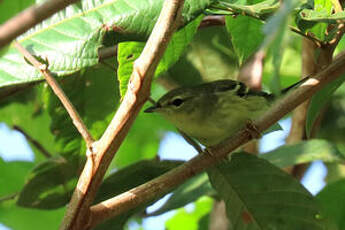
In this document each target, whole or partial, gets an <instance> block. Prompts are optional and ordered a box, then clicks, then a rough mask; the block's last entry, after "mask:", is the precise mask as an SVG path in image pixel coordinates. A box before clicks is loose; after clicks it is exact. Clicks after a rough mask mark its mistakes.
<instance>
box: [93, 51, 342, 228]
mask: <svg viewBox="0 0 345 230" xmlns="http://www.w3.org/2000/svg"><path fill="white" fill-rule="evenodd" d="M344 63H345V55H342V56H340V57H339V58H338V59H336V60H335V61H334V62H333V63H332V64H331V65H330V66H329V67H327V68H326V69H323V70H322V71H320V72H319V73H318V74H316V75H315V77H313V78H311V79H309V80H307V81H306V82H305V83H303V84H302V85H301V86H300V87H298V88H297V89H296V90H294V91H293V92H292V93H290V94H288V95H287V96H286V97H284V98H282V99H281V100H280V101H279V102H277V103H276V104H274V105H273V106H272V107H271V108H270V109H269V111H268V112H267V113H266V114H265V115H264V116H263V117H261V118H260V119H259V120H257V121H255V123H254V124H255V126H256V127H257V129H258V131H263V130H265V129H267V128H269V127H270V126H271V125H273V124H274V123H276V122H277V121H278V120H279V119H281V118H282V117H283V116H284V115H286V114H287V113H289V112H290V111H291V110H292V109H294V108H295V107H296V106H297V105H299V104H301V103H302V102H303V101H305V100H306V99H308V98H310V97H311V96H312V95H313V94H314V93H315V92H316V91H317V90H319V89H320V88H321V87H322V86H324V85H326V84H327V83H329V82H330V81H332V80H335V79H336V78H337V77H339V76H340V75H341V74H342V73H343V72H344V71H345V64H344ZM251 139H252V138H251V135H250V133H248V131H247V130H246V129H242V130H241V131H239V132H237V133H236V134H235V135H234V136H232V137H231V138H229V139H227V140H226V141H224V142H222V143H220V144H218V145H216V146H214V147H210V148H209V149H208V151H209V152H210V153H211V154H202V155H198V156H196V157H194V158H193V159H191V160H190V161H188V162H186V163H185V164H183V165H181V166H179V167H177V168H175V169H173V170H171V171H169V172H168V173H166V174H164V175H162V176H160V177H157V178H155V179H154V180H151V181H149V182H147V183H145V184H143V185H140V186H138V187H136V188H133V189H131V190H129V191H127V192H124V193H122V194H120V195H118V196H116V197H114V198H111V199H109V200H106V201H103V202H101V203H99V204H97V205H94V206H92V207H91V213H90V217H89V218H90V225H91V226H95V225H97V224H98V223H100V222H102V221H104V220H106V219H108V218H111V217H114V216H117V215H119V214H121V213H124V212H126V211H128V210H130V209H132V208H135V207H137V206H138V205H140V204H142V203H144V202H147V201H149V200H152V199H154V198H156V197H158V196H161V195H163V194H165V193H167V192H169V191H171V189H172V188H174V187H176V186H177V185H179V184H181V183H183V182H184V181H186V180H187V179H189V178H191V177H192V176H195V175H196V174H198V173H200V172H202V171H203V170H205V169H206V168H208V167H210V166H212V165H213V164H215V163H216V162H217V161H218V160H220V159H222V158H224V157H226V156H227V154H228V153H229V152H231V151H233V150H235V149H236V148H238V147H239V146H241V145H242V144H244V143H246V142H248V141H249V140H251Z"/></svg>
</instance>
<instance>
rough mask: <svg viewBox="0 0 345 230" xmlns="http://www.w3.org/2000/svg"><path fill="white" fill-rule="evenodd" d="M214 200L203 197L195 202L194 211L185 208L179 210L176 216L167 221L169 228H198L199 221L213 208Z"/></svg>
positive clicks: (187, 229)
mask: <svg viewBox="0 0 345 230" xmlns="http://www.w3.org/2000/svg"><path fill="white" fill-rule="evenodd" d="M212 204H213V200H212V199H210V198H207V197H202V198H200V199H199V200H198V201H196V202H195V203H194V205H195V208H194V210H193V211H191V212H188V211H186V210H185V209H181V210H179V211H178V212H177V213H176V214H175V216H173V217H172V218H171V219H169V220H168V221H167V222H166V223H165V227H166V229H168V230H197V229H199V226H198V223H199V221H200V220H201V219H202V218H203V217H204V216H205V215H207V214H208V213H209V212H210V211H211V208H212Z"/></svg>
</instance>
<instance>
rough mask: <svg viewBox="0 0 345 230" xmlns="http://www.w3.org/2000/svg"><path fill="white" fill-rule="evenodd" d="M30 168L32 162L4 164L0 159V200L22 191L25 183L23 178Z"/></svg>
mask: <svg viewBox="0 0 345 230" xmlns="http://www.w3.org/2000/svg"><path fill="white" fill-rule="evenodd" d="M32 167H33V163H32V162H24V161H11V162H5V161H3V159H2V158H1V157H0V175H1V176H0V188H1V189H0V200H1V197H6V196H8V195H12V194H14V193H17V192H19V191H20V190H21V189H22V186H23V185H24V182H25V180H24V179H25V176H26V174H27V173H28V172H29V171H30V170H31V169H32ZM0 204H1V201H0Z"/></svg>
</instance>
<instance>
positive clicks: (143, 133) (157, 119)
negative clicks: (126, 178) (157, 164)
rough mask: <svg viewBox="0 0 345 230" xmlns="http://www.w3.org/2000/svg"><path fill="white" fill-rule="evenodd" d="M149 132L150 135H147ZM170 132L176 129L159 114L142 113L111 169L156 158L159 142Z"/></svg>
mask: <svg viewBox="0 0 345 230" xmlns="http://www.w3.org/2000/svg"><path fill="white" fill-rule="evenodd" d="M149 130H151V131H150V135H147V133H148V131H149ZM168 130H174V127H173V126H172V125H171V124H169V122H168V121H166V120H165V119H164V118H163V117H161V116H160V115H159V114H155V115H152V114H147V113H143V112H141V113H140V114H139V115H138V117H137V118H136V120H135V122H134V124H133V126H132V127H131V130H130V131H129V133H128V135H127V136H126V139H125V140H124V142H123V143H122V145H121V147H120V149H119V151H118V152H117V153H116V157H115V159H114V161H113V162H112V165H111V167H110V168H112V167H115V168H120V167H124V166H128V165H129V164H133V163H134V162H137V161H140V160H144V159H152V158H154V157H155V156H156V155H157V153H158V149H159V142H160V140H161V139H162V137H163V135H164V133H165V132H167V131H168Z"/></svg>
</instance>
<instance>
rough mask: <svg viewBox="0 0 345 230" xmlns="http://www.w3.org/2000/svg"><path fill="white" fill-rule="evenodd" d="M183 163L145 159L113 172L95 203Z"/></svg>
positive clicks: (106, 179) (99, 192) (100, 190)
mask: <svg viewBox="0 0 345 230" xmlns="http://www.w3.org/2000/svg"><path fill="white" fill-rule="evenodd" d="M181 164H182V162H181V161H157V160H143V161H140V162H137V163H135V164H132V165H130V166H127V167H125V168H123V169H120V170H118V171H116V172H114V173H111V174H110V175H109V176H108V177H107V178H105V180H104V182H103V184H102V185H101V187H100V189H99V190H98V193H97V196H96V199H95V203H97V202H100V201H102V200H105V199H109V198H111V197H113V196H115V195H118V194H120V193H123V192H125V191H128V190H130V189H131V188H134V187H136V186H138V185H141V184H144V183H145V182H147V181H149V180H152V179H153V178H156V177H158V176H160V175H161V174H163V173H165V172H167V171H169V170H171V169H173V168H175V167H177V166H179V165H181Z"/></svg>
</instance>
